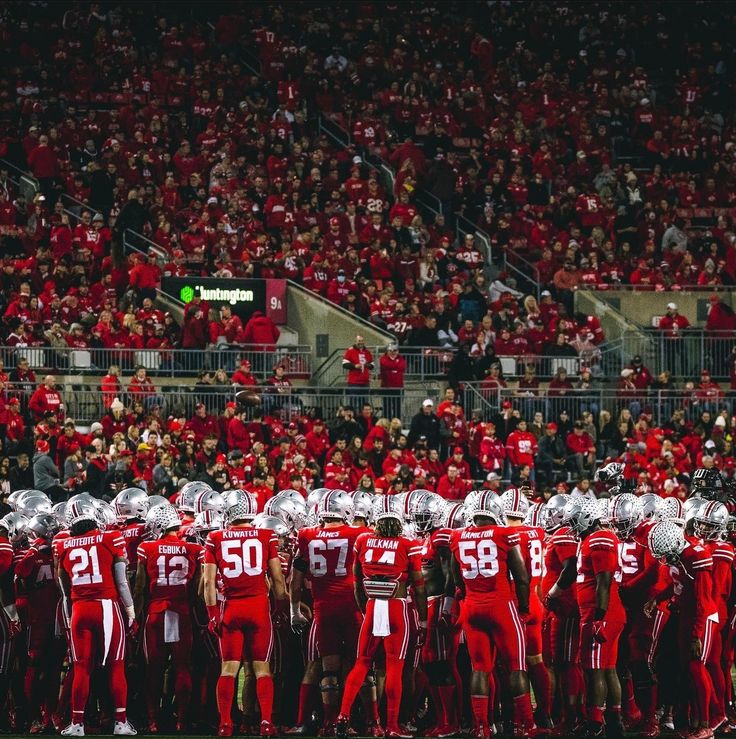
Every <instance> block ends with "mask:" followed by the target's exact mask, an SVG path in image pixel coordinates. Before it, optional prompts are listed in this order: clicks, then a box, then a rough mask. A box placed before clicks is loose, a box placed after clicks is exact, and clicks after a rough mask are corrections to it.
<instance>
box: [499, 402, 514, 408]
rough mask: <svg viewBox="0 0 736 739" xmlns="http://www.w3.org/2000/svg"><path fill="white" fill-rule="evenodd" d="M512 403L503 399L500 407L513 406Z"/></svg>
mask: <svg viewBox="0 0 736 739" xmlns="http://www.w3.org/2000/svg"><path fill="white" fill-rule="evenodd" d="M513 405H514V404H513V403H512V402H511V401H510V400H504V401H503V403H501V407H502V408H513Z"/></svg>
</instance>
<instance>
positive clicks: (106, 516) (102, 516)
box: [92, 498, 118, 531]
mask: <svg viewBox="0 0 736 739" xmlns="http://www.w3.org/2000/svg"><path fill="white" fill-rule="evenodd" d="M92 505H94V507H95V510H96V511H97V520H98V521H99V524H100V528H101V529H102V530H103V531H107V530H109V529H112V528H114V527H115V524H117V521H118V517H117V515H116V514H115V509H114V508H113V507H112V506H111V505H110V504H109V503H107V502H106V501H104V500H98V499H97V498H95V502H94V503H93V504H92Z"/></svg>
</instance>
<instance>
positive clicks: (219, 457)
mask: <svg viewBox="0 0 736 739" xmlns="http://www.w3.org/2000/svg"><path fill="white" fill-rule="evenodd" d="M215 462H216V463H217V464H227V457H226V456H225V455H224V454H218V455H217V456H216V457H215Z"/></svg>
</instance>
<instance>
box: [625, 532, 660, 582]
mask: <svg viewBox="0 0 736 739" xmlns="http://www.w3.org/2000/svg"><path fill="white" fill-rule="evenodd" d="M655 566H656V562H655V559H654V557H652V554H651V552H650V551H649V547H648V546H646V545H645V544H643V543H642V541H641V539H639V538H638V537H637V536H636V535H635V536H634V537H633V538H632V539H629V540H626V541H621V540H620V539H619V542H618V572H617V573H616V580H617V581H618V582H619V583H620V584H621V587H632V586H634V587H636V586H637V583H639V582H641V580H642V576H643V575H644V573H646V572H651V573H652V576H651V578H647V580H648V581H647V585H649V586H651V585H653V584H654V583H655V582H656V580H657V577H656V574H655V573H654V569H653V568H654V567H655Z"/></svg>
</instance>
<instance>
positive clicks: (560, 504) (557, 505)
mask: <svg viewBox="0 0 736 739" xmlns="http://www.w3.org/2000/svg"><path fill="white" fill-rule="evenodd" d="M569 500H570V496H569V495H566V494H565V493H558V494H557V495H553V496H552V497H551V498H550V499H549V500H548V501H547V502H546V503H545V505H544V508H543V509H542V513H541V515H540V524H541V526H542V527H543V528H544V530H545V531H546V532H547V533H548V534H551V533H553V532H554V531H557V529H559V528H560V527H561V526H564V525H565V524H566V523H567V518H566V516H567V503H568V501H569Z"/></svg>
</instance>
